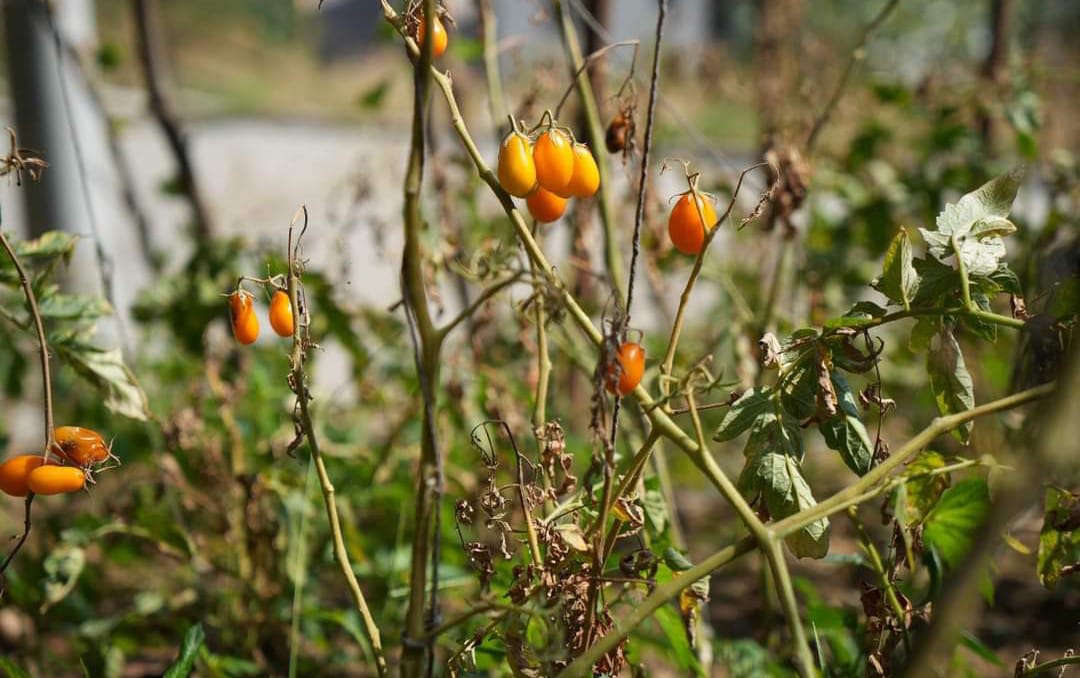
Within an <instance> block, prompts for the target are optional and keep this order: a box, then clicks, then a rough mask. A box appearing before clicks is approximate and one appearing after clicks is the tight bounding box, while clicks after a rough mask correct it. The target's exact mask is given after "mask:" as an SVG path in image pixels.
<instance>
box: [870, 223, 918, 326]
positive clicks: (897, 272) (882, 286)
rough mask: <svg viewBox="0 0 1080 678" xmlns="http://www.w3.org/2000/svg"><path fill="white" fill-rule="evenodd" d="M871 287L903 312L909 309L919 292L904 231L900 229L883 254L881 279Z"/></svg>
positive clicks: (908, 241) (916, 276) (908, 242)
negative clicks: (897, 305) (901, 307)
mask: <svg viewBox="0 0 1080 678" xmlns="http://www.w3.org/2000/svg"><path fill="white" fill-rule="evenodd" d="M873 286H874V288H876V289H877V291H879V292H881V293H882V294H884V295H885V296H887V297H888V298H889V299H891V300H893V301H894V302H896V303H898V304H900V305H901V306H903V307H904V309H905V310H907V309H909V308H911V300H912V299H914V298H915V294H916V293H917V292H918V291H919V274H918V273H917V272H916V271H915V266H914V264H913V263H912V254H911V239H910V238H909V237H908V233H907V230H906V229H904V228H901V229H900V231H899V232H898V233H897V234H896V237H895V238H893V241H892V244H890V245H889V250H888V251H887V252H886V253H885V263H884V266H883V270H882V273H881V277H880V278H878V279H877V280H875V281H874V282H873Z"/></svg>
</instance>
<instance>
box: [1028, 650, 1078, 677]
mask: <svg viewBox="0 0 1080 678" xmlns="http://www.w3.org/2000/svg"><path fill="white" fill-rule="evenodd" d="M1073 664H1080V655H1069V656H1068V657H1061V658H1060V659H1053V660H1051V661H1048V662H1043V663H1042V664H1036V665H1035V666H1032V667H1030V668H1027V669H1024V672H1023V673H1021V674H1019V675H1020V676H1023V678H1027V676H1036V675H1038V674H1040V673H1046V672H1047V671H1053V670H1054V669H1060V668H1062V667H1065V666H1071V665H1073Z"/></svg>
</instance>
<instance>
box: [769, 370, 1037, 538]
mask: <svg viewBox="0 0 1080 678" xmlns="http://www.w3.org/2000/svg"><path fill="white" fill-rule="evenodd" d="M1054 388H1055V384H1053V383H1050V384H1043V385H1042V386H1036V387H1034V388H1030V389H1028V390H1026V391H1020V392H1019V393H1014V394H1013V395H1010V396H1007V397H1005V398H1000V399H998V400H993V401H991V402H988V403H984V404H982V405H979V406H977V407H973V408H971V409H970V410H965V411H963V412H958V413H956V414H950V415H948V416H944V417H938V418H936V419H934V421H933V422H931V423H930V425H929V426H927V427H926V428H924V429H923V430H922V431H920V432H919V433H918V434H916V435H915V436H914V437H913V438H911V439H910V440H909V441H908V442H907V443H905V444H904V445H903V446H901V447H900V448H898V449H897V450H895V451H894V452H893V453H892V454H891V455H889V458H888V459H886V460H885V461H883V462H881V463H880V464H878V465H877V466H875V467H874V468H872V469H870V471H869V472H868V473H867V474H866V475H864V476H863V477H862V478H860V479H859V480H858V481H857V482H855V483H854V484H852V485H849V486H847V487H845V488H844V489H842V490H840V491H839V492H837V493H836V494H834V495H832V496H831V497H829V498H828V499H825V500H824V501H822V502H820V503H818V504H816V505H815V506H812V507H810V508H808V509H806V510H804V511H800V512H799V513H796V514H795V515H792V516H788V517H787V518H784V519H783V520H780V521H778V522H776V523H773V524H772V525H770V526H769V529H770V531H771V532H772V533H773V534H774V535H776V536H777V537H783V536H786V535H789V534H791V533H793V532H797V531H799V530H801V529H802V528H804V527H806V526H807V525H809V524H811V523H813V522H815V521H818V520H820V519H822V518H825V517H827V516H830V515H832V514H834V513H836V512H838V511H842V510H844V509H845V508H847V507H848V506H851V505H853V504H854V503H858V501H865V499H868V498H870V497H873V496H875V495H876V494H877V493H878V492H879V491H880V489H879V488H878V485H879V484H880V483H881V482H882V481H884V480H885V479H886V478H887V477H888V476H889V474H891V473H892V472H893V471H894V470H896V469H897V468H899V467H900V466H902V465H903V464H904V463H906V462H907V460H908V459H909V458H911V457H912V456H914V455H915V454H916V453H917V452H920V451H921V450H924V449H926V447H927V446H928V445H929V444H930V443H932V442H933V441H934V439H935V438H937V437H938V436H940V435H942V434H944V433H948V432H949V431H951V430H953V429H955V428H959V427H960V426H963V425H964V424H966V423H967V422H969V421H971V420H973V419H977V418H978V417H981V416H984V415H987V414H995V413H997V412H1003V411H1005V410H1009V409H1012V408H1014V407H1019V406H1020V405H1024V404H1027V403H1030V402H1033V401H1036V400H1039V399H1041V398H1046V397H1047V396H1049V395H1050V394H1052V393H1053V392H1054ZM856 500H858V501H856Z"/></svg>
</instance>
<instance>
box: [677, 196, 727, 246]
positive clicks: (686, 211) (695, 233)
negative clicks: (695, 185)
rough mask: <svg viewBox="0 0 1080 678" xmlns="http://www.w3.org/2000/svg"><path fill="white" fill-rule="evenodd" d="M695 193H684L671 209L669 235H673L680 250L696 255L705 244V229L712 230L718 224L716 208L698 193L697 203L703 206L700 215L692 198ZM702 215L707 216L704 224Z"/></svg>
mask: <svg viewBox="0 0 1080 678" xmlns="http://www.w3.org/2000/svg"><path fill="white" fill-rule="evenodd" d="M693 195H694V194H693V193H686V194H684V195H683V196H682V197H681V198H679V201H678V202H676V203H675V207H673V208H672V209H671V216H670V217H669V218H668V235H669V236H671V242H672V243H673V244H674V245H675V248H676V249H678V250H679V251H680V252H682V253H683V254H694V255H696V254H699V253H700V252H701V248H702V246H703V245H704V244H705V229H709V230H712V227H713V226H714V225H715V224H716V210H715V209H713V206H712V203H711V202H709V200H708V199H706V198H704V197H703V196H701V195H698V196H697V204H698V205H700V206H701V215H700V216H698V210H697V208H696V207H695V206H694V201H693V200H691V198H692V197H693ZM701 217H704V218H705V223H704V224H702V222H701Z"/></svg>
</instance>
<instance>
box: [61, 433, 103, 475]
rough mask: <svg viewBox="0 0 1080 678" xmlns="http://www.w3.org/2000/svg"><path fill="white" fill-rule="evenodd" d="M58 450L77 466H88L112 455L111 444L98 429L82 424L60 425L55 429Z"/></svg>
mask: <svg viewBox="0 0 1080 678" xmlns="http://www.w3.org/2000/svg"><path fill="white" fill-rule="evenodd" d="M53 437H54V438H56V445H57V448H58V449H57V450H56V451H57V452H58V453H59V454H60V455H61V456H63V457H66V458H67V459H68V461H70V462H71V463H73V464H75V465H76V466H81V467H83V468H86V467H88V466H92V465H93V464H100V463H101V462H103V461H105V460H106V459H108V458H109V457H111V456H112V452H111V451H110V450H109V446H108V445H106V444H105V440H104V439H102V437H101V435H100V434H99V433H98V432H97V431H93V430H91V429H88V428H82V427H81V426H58V427H56V429H55V430H53Z"/></svg>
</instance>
